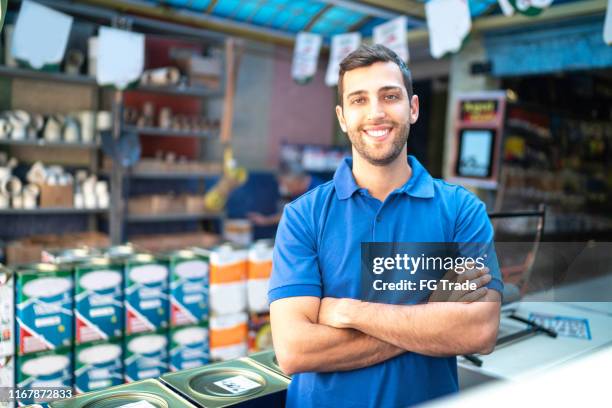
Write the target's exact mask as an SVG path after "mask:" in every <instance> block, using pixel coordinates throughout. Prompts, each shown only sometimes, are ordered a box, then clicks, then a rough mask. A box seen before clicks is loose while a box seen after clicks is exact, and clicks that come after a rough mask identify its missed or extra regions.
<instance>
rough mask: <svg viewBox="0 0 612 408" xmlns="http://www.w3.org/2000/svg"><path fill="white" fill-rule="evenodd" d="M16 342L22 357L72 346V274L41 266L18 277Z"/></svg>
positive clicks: (19, 273)
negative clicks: (27, 354)
mask: <svg viewBox="0 0 612 408" xmlns="http://www.w3.org/2000/svg"><path fill="white" fill-rule="evenodd" d="M16 285H17V289H16V296H15V303H16V311H15V313H16V319H17V332H16V337H17V339H16V342H17V350H18V353H19V354H26V353H32V352H37V351H42V350H55V349H57V348H59V347H63V346H70V345H71V344H72V338H73V321H74V316H73V310H72V306H73V296H72V287H73V280H72V274H71V271H70V270H67V269H65V268H63V267H61V266H56V265H51V264H38V265H34V266H32V267H26V268H24V269H21V270H18V271H17V275H16Z"/></svg>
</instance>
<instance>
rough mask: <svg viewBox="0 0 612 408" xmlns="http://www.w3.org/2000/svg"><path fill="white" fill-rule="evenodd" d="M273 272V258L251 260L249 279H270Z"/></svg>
mask: <svg viewBox="0 0 612 408" xmlns="http://www.w3.org/2000/svg"><path fill="white" fill-rule="evenodd" d="M271 274H272V260H269V261H263V262H249V279H268V278H269V277H270V275H271Z"/></svg>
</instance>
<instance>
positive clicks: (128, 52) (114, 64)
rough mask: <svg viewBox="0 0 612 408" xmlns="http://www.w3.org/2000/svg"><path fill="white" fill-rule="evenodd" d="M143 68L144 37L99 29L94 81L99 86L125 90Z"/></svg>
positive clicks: (114, 30) (110, 29)
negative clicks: (111, 86) (95, 80)
mask: <svg viewBox="0 0 612 408" xmlns="http://www.w3.org/2000/svg"><path fill="white" fill-rule="evenodd" d="M143 68H144V35H142V34H138V33H133V32H130V31H124V30H118V29H116V28H110V27H100V32H99V34H98V61H97V65H96V79H97V81H98V84H99V85H113V86H115V87H116V88H118V89H125V88H126V87H127V86H128V85H129V84H130V83H131V82H134V81H136V80H138V79H140V75H141V74H142V70H143Z"/></svg>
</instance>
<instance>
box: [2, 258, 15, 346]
mask: <svg viewBox="0 0 612 408" xmlns="http://www.w3.org/2000/svg"><path fill="white" fill-rule="evenodd" d="M14 290H15V288H14V281H13V274H12V273H11V271H10V270H9V269H7V268H4V267H3V266H1V265H0V358H2V357H4V356H12V355H13V354H14V353H15V343H14V341H15V339H14V333H13V332H14V327H15V309H14V302H15V300H14Z"/></svg>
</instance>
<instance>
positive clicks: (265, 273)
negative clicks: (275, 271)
mask: <svg viewBox="0 0 612 408" xmlns="http://www.w3.org/2000/svg"><path fill="white" fill-rule="evenodd" d="M273 245H274V244H273V242H272V241H271V240H259V241H256V242H255V243H254V244H253V245H252V246H251V248H250V249H249V263H248V281H247V294H248V308H249V352H250V353H254V352H257V351H262V350H267V349H270V348H272V330H271V327H270V313H269V306H268V287H269V285H270V275H271V274H272V251H273Z"/></svg>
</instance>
